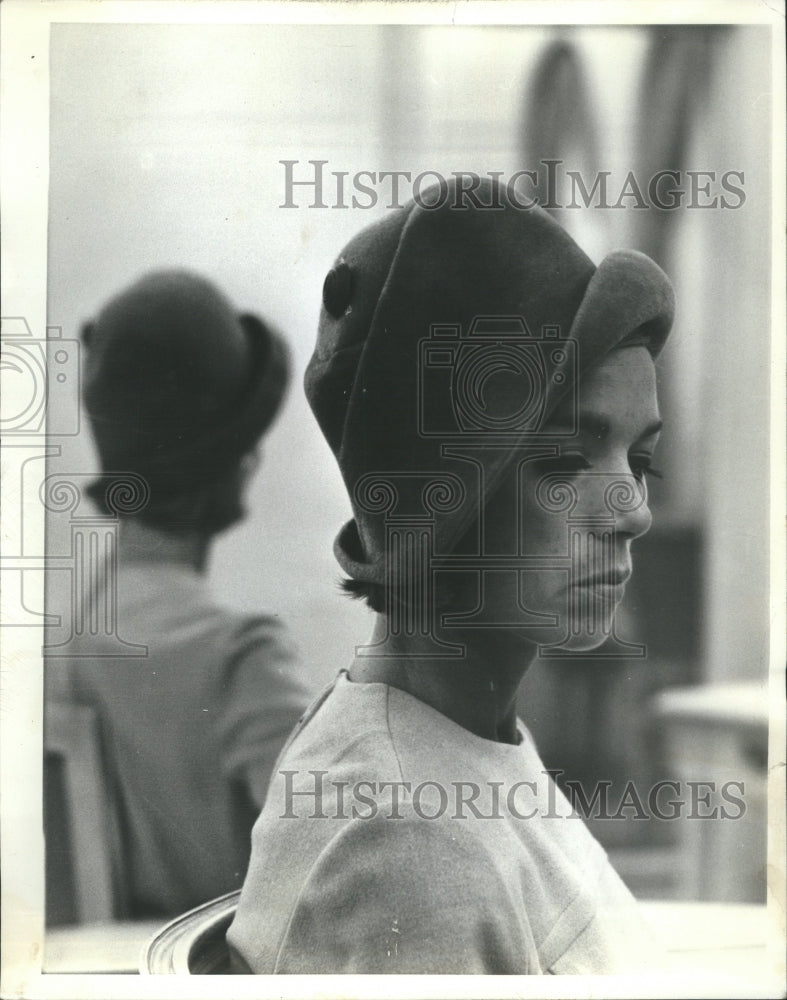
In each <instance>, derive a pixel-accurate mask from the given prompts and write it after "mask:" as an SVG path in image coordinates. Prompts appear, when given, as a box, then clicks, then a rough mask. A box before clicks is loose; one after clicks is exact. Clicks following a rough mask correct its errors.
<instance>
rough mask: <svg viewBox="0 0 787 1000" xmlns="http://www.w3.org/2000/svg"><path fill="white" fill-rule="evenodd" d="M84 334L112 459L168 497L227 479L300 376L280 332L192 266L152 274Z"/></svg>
mask: <svg viewBox="0 0 787 1000" xmlns="http://www.w3.org/2000/svg"><path fill="white" fill-rule="evenodd" d="M82 340H83V343H84V344H85V345H86V347H87V352H86V353H87V359H86V364H85V370H84V371H85V380H84V384H83V400H84V404H85V408H86V410H87V413H88V415H89V417H90V421H91V424H92V428H93V433H94V437H95V440H96V445H97V448H98V452H99V456H100V459H101V465H102V467H103V469H104V470H105V471H109V472H124V471H132V472H135V473H137V474H138V475H141V476H143V477H145V478H146V479H147V481H148V483H149V485H150V486H151V488H152V489H154V491H155V493H156V494H157V495H158V496H162V495H177V494H179V493H182V492H184V491H188V490H191V489H193V488H194V487H196V486H199V485H200V484H204V483H206V482H211V481H215V480H216V479H218V478H219V477H220V476H222V475H223V474H224V473H225V472H226V470H227V469H228V468H230V467H231V466H232V465H233V464H234V463H235V462H237V460H238V459H239V458H240V457H241V456H242V455H243V454H244V453H246V452H247V451H249V450H250V449H251V448H252V447H253V446H254V444H255V443H256V442H257V441H258V440H259V438H260V437H261V435H262V434H263V433H264V432H265V431H266V430H267V429H268V427H269V426H270V424H271V422H272V421H273V419H274V417H275V416H276V414H277V412H278V410H279V408H280V406H281V402H282V399H283V396H284V393H285V390H286V387H287V382H288V378H289V356H288V350H287V346H286V344H285V342H284V341H283V339H282V338H281V337H280V336H279V335H278V333H276V332H275V331H274V330H272V329H271V328H270V327H269V326H268V325H267V324H266V323H264V322H263V321H262V320H261V319H259V318H258V317H256V316H254V315H252V314H247V313H238V312H237V311H236V310H235V309H234V308H233V306H232V305H231V304H230V302H229V301H228V299H227V298H226V297H225V296H224V295H223V294H222V293H221V292H220V291H219V289H218V288H216V287H215V286H214V285H213V284H212V283H211V282H209V281H207V280H206V279H204V278H202V277H200V276H198V275H196V274H192V273H190V272H188V271H182V270H167V271H156V272H153V273H150V274H148V275H146V276H144V277H143V278H141V279H140V280H139V281H137V282H136V283H135V284H133V285H132V286H131V287H130V288H128V289H126V290H125V291H123V292H121V293H120V294H118V295H117V296H115V297H114V298H113V299H111V301H109V302H108V303H107V304H106V305H105V306H104V307H103V308H102V309H101V311H100V312H99V314H98V316H97V318H96V319H95V320H93V321H91V322H88V323H86V324H84V326H83V329H82Z"/></svg>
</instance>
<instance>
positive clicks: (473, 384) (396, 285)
mask: <svg viewBox="0 0 787 1000" xmlns="http://www.w3.org/2000/svg"><path fill="white" fill-rule="evenodd" d="M427 194H428V193H425V194H424V196H423V197H422V198H421V199H419V202H418V203H416V202H411V203H410V204H408V205H406V206H404V207H403V208H402V209H400V210H397V211H395V212H392V213H391V214H389V215H387V216H386V217H384V218H383V219H382V220H381V221H378V222H376V223H374V224H372V225H371V226H369V227H368V228H366V229H365V230H363V231H362V232H361V233H360V234H358V235H357V236H356V237H355V238H354V239H353V240H352V241H351V242H350V243H349V244H348V245H347V246H346V247H345V248H344V250H343V251H342V253H341V255H340V256H339V258H338V259H337V261H336V263H335V265H334V267H333V269H332V270H331V271H330V273H329V274H328V276H327V278H326V280H325V285H324V289H323V307H322V311H321V315H320V323H319V333H318V338H317V345H316V349H315V351H314V355H313V356H312V359H311V362H310V364H309V366H308V369H307V371H306V377H305V388H306V395H307V397H308V400H309V403H310V405H311V407H312V409H313V411H314V414H315V416H316V418H317V420H318V422H319V424H320V427H321V429H322V431H323V433H324V435H325V437H326V439H327V441H328V443H329V445H330V447H331V449H332V450H333V452H334V454H335V456H336V459H337V461H338V464H339V467H340V470H341V473H342V476H343V478H344V482H345V484H346V486H347V489H348V492H349V494H350V499H351V503H352V507H353V513H354V519H353V520H352V521H351V522H350V523H349V524H347V525H345V527H344V528H343V529H342V531H341V532H340V534H339V536H338V538H337V540H336V545H335V553H336V556H337V558H338V560H339V562H340V564H341V566H342V568H343V569H344V570H345V572H346V573H347V574H348V575H349V576H350V577H351V578H352V579H355V580H358V581H363V582H368V583H383V582H384V581H385V579H386V575H385V560H386V544H387V543H386V529H387V526H390V525H391V524H392V523H394V522H396V521H397V520H398V521H399V522H401V523H404V522H405V521H407V520H408V519H409V520H410V522H412V523H413V524H417V523H418V519H419V518H421V519H422V520H423V521H424V522H426V521H429V522H430V524H431V528H432V530H433V532H434V536H433V537H434V546H435V549H434V551H435V556H437V557H439V556H440V555H441V554H447V553H450V552H451V551H452V549H453V548H454V546H455V545H456V543H457V541H458V539H459V538H460V537H461V536H462V535H463V534H464V533H465V532H466V531H467V529H468V526H470V525H471V524H472V522H473V520H474V519H476V518H477V515H478V510H479V505H480V504H482V503H483V502H484V501H485V499H486V498H487V497H488V496H489V495H490V494H491V493H492V492H493V491H494V490H495V489H496V487H497V486H498V484H499V483H500V481H501V479H502V477H503V476H504V474H505V472H506V470H507V469H508V468H509V467H510V465H511V463H512V462H513V461H514V460H515V458H516V455H517V448H518V447H520V446H522V445H523V444H527V443H528V442H530V443H538V442H539V440H542V435H543V434H544V433H545V430H544V424H545V421H546V419H547V418H548V416H549V414H550V413H551V412H552V411H553V410H554V408H555V406H556V405H557V404H558V402H560V401H561V400H562V399H563V398H564V397H565V396H566V394H567V393H571V392H576V390H577V386H578V383H579V380H580V379H581V376H582V373H583V372H584V371H586V370H587V369H588V368H590V367H592V366H593V365H594V364H596V363H597V362H598V361H599V360H600V359H601V358H602V357H603V356H604V355H605V354H606V353H607V352H609V351H610V350H611V349H612V348H614V347H615V346H616V345H617V344H619V343H620V342H621V341H623V340H624V339H625V338H627V337H629V336H631V335H632V334H633V333H634V332H635V331H636V333H637V337H638V338H639V339H641V340H642V342H643V343H646V344H647V346H648V347H649V349H650V351H651V353H652V354H653V355H654V356H655V355H656V354H658V352H659V350H660V349H661V347H662V345H663V343H664V340H665V339H666V337H667V334H668V332H669V329H670V326H671V324H672V318H673V311H674V297H673V291H672V287H671V285H670V282H669V279H668V278H667V277H666V275H665V274H664V273H663V271H661V269H660V268H659V267H658V266H657V265H656V264H655V263H654V262H653V261H652V260H650V258H648V257H646V256H645V255H644V254H641V253H638V252H635V251H630V250H623V251H617V252H614V253H611V254H610V255H609V256H607V257H606V258H605V259H604V260H603V261H602V262H601V264H600V265H599V266H598V267H595V266H594V264H593V263H592V261H591V260H590V259H589V258H588V257H587V256H586V255H585V254H584V253H583V251H582V250H581V249H580V248H579V247H578V246H577V245H576V243H575V242H574V241H573V239H572V238H571V237H570V236H569V235H568V233H566V231H565V230H564V229H563V228H562V227H561V226H560V225H558V223H556V222H555V221H554V219H552V217H551V216H550V215H548V214H547V213H546V212H544V211H543V210H542V209H540V208H538V207H532V208H528V209H522V208H520V207H518V206H516V205H515V204H512V203H511V202H509V200H508V199H507V198H506V194H505V191H504V189H503V188H501V187H499V186H498V185H497V184H496V183H494V182H492V181H486V182H485V183H483V184H482V186H481V187H480V188H479V189H478V191H476V192H475V194H476V198H475V199H467V200H465V199H463V198H462V191H461V189H459V188H458V187H457V186H456V184H453V183H451V182H449V184H448V191H447V197H440V198H432V197H427ZM431 204H434V205H436V206H437V207H429V205H431ZM480 205H487V206H490V205H497V206H502V207H497V208H483V207H479V206H480ZM473 448H476V454H477V455H479V456H482V457H483V461H482V462H479V461H477V462H475V463H474V462H473V459H472V454H473ZM481 465H483V469H481V468H480V466H481Z"/></svg>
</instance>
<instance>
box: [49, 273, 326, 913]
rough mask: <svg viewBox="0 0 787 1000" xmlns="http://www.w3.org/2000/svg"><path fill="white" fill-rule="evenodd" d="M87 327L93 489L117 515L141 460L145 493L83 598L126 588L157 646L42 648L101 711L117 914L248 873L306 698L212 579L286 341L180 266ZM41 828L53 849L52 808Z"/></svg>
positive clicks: (283, 645) (128, 620) (127, 620)
mask: <svg viewBox="0 0 787 1000" xmlns="http://www.w3.org/2000/svg"><path fill="white" fill-rule="evenodd" d="M82 340H83V344H84V347H85V349H86V355H87V362H86V368H85V381H84V385H83V402H84V405H85V408H86V410H87V413H88V416H89V418H90V423H91V426H92V430H93V434H94V437H95V441H96V445H97V448H98V453H99V457H100V460H101V466H102V470H103V473H102V475H101V476H100V477H99V478H98V479H97V480H96V482H95V483H94V484H93V485H92V487H91V489H90V492H91V495H92V497H93V498H94V500H95V501H96V503H97V504H98V506H99V508H100V509H101V510H102V511H103V512H105V513H109V514H115V513H116V512H117V509H116V508H115V507H114V506H113V503H112V498H113V496H116V495H117V491H118V490H119V489H120V490H122V489H123V488H124V486H126V487H127V486H128V484H129V476H128V475H127V474H129V473H130V474H132V478H133V482H134V483H139V482H143V483H144V485H143V487H142V490H143V492H144V494H145V497H144V498H143V503H142V504H141V505H140V509H139V511H138V512H137V513H134V514H133V515H125V516H124V515H122V514H121V515H120V531H119V550H118V560H117V566H116V567H112V566H109V567H107V568H106V573H107V574H111V573H115V572H116V573H117V578H116V579H112V580H111V581H110V580H107V578H106V576H105V578H104V580H103V582H102V584H101V585H100V586H99V587H98V589H97V590H96V591H95V592H94V593H91V594H89V595H88V596H87V598H86V600H87V602H88V604H90V603H92V602H106V601H107V600H110V599H114V597H111V596H110V595H113V594H114V593H117V608H116V610H115V616H116V621H117V623H118V631H119V633H120V634H121V635H122V636H123V639H124V640H125V641H126V642H128V643H133V644H136V645H137V646H143V647H147V654H146V655H145V656H144V657H143V658H141V659H140V658H136V657H135V658H128V659H125V658H118V656H117V650H116V648H115V647H114V646H108V647H107V650H106V653H105V654H104V655H103V656H102V652H101V650H100V649H99V648H97V644H96V637H95V636H90V639H91V642H90V644H89V645H85V644H84V643H83V642H82V641H81V640H80V638H79V637H75V638H73V639H72V640H71V642H70V645H69V648H68V649H67V650H66V651H65V653H66V656H67V657H68V659H66V660H62V659H59V660H58V661H54V660H50V661H49V662H48V663H47V668H46V677H47V696H48V698H49V699H56V698H60V699H62V698H64V697H65V698H66V699H67V700H68V701H70V702H76V703H78V704H83V705H89V706H92V707H93V708H94V709H95V711H96V713H97V716H98V720H99V725H100V730H101V735H102V741H103V746H102V756H103V760H104V763H105V768H106V777H107V781H108V784H109V787H110V790H111V792H112V793H113V797H114V799H115V801H116V803H117V806H118V809H119V814H120V826H121V834H122V841H123V851H122V853H123V857H122V859H118V869H119V875H118V880H119V883H120V896H122V897H125V899H124V901H122V902H121V903H120V904H119V906H118V910H119V915H129V916H133V917H153V916H165V915H174V914H177V913H181V912H183V911H184V910H186V909H189V908H191V907H193V906H195V905H197V904H199V903H201V902H204V901H205V900H207V899H210V898H212V897H214V896H216V895H219V894H221V893H224V892H227V891H229V890H231V889H233V888H235V887H237V886H239V885H240V884H241V881H242V879H243V876H244V873H245V871H246V866H247V863H248V857H249V849H250V848H249V835H250V831H251V827H252V824H253V821H254V818H255V817H256V814H257V812H258V811H259V809H260V807H261V806H262V804H263V802H264V800H265V795H266V791H267V786H268V781H269V777H270V773H271V769H272V767H273V764H274V761H275V759H276V756H277V755H278V753H279V751H280V749H281V746H282V744H283V742H284V740H285V738H286V736H287V734H288V732H289V731H290V729H291V728H292V727H293V725H294V724H295V722H296V721H297V719H298V718H299V716H300V715H301V713H302V711H303V709H304V707H305V705H306V704H307V703H308V698H309V695H308V692H307V689H306V687H305V685H304V684H303V682H302V680H300V679H299V678H298V674H297V670H296V665H295V662H294V659H293V656H292V653H291V652H290V650H289V648H288V645H287V642H286V638H285V634H284V629H283V627H282V625H281V623H280V622H279V621H278V620H277V619H276V618H275V617H274V616H272V615H268V614H240V613H238V612H235V611H232V610H230V609H227V608H224V607H222V606H221V604H219V603H217V602H216V600H215V599H214V598H213V597H212V596H211V594H210V593H209V590H208V587H207V584H206V580H205V570H206V566H207V562H208V557H209V553H210V548H211V545H212V543H213V540H214V539H215V537H216V536H217V535H218V534H219V533H220V532H222V531H225V530H226V529H227V528H229V527H230V526H232V525H233V524H235V523H237V522H238V521H239V520H241V519H242V518H243V517H244V515H245V509H244V494H245V490H246V486H247V483H248V480H249V477H250V475H251V474H252V472H253V471H254V469H255V468H256V466H257V465H258V464H259V459H260V442H261V439H262V437H263V435H264V434H265V433H266V432H267V431H268V430H269V428H270V426H271V423H272V422H273V420H274V418H275V417H276V415H277V413H278V411H279V409H280V406H281V402H282V399H283V397H284V394H285V391H286V387H287V382H288V379H289V360H288V350H287V347H286V344H285V343H284V341H283V340H282V339H281V337H280V336H279V335H278V334H277V333H275V332H274V331H273V330H271V329H270V328H269V327H268V326H267V325H266V324H265V323H264V322H263V321H262V320H260V319H258V318H257V317H255V316H252V315H248V314H240V315H239V314H238V313H237V312H236V311H235V309H234V308H233V307H232V306H231V304H230V303H229V301H228V300H227V299H226V298H225V296H224V295H223V294H222V293H221V292H220V291H219V290H218V289H217V288H216V287H214V286H213V285H212V284H211V283H210V282H208V281H206V280H205V279H203V278H202V277H200V276H198V275H195V274H192V273H189V272H185V271H160V272H155V273H152V274H148V275H147V276H145V277H143V278H142V279H141V280H139V281H137V282H136V283H135V284H134V285H132V286H131V287H130V288H128V289H126V290H124V291H123V292H121V293H120V294H119V295H117V296H116V297H114V298H113V299H112V300H111V301H110V302H109V303H108V304H106V305H105V306H104V308H103V309H102V310H101V311H100V313H99V314H98V317H97V318H96V320H95V321H93V322H89V323H87V324H85V326H84V328H83V331H82ZM124 474H126V476H125V478H124ZM264 561H265V560H264V552H261V556H260V564H261V566H262V567H264ZM263 571H264V570H263ZM107 584H111V587H109V588H108V587H107ZM83 614H85V615H86V616H89V614H90V608H89V607H86V608H84V609H83ZM47 832H48V834H49V840H48V843H47V848H48V850H50V851H52V850H55V845H56V841H55V833H56V830H55V828H54V824H53V823H51V822H50V823H48V831H47Z"/></svg>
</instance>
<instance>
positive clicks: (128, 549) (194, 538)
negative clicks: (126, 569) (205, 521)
mask: <svg viewBox="0 0 787 1000" xmlns="http://www.w3.org/2000/svg"><path fill="white" fill-rule="evenodd" d="M210 542H211V539H210V537H209V536H208V535H205V534H201V533H198V532H192V533H188V534H182V535H181V534H173V533H172V532H169V531H162V530H160V529H159V528H154V527H152V526H151V525H149V524H143V523H142V522H141V521H138V520H136V519H132V518H124V519H122V520H121V522H120V533H119V540H118V547H119V557H120V559H121V561H122V562H123V563H125V564H128V563H132V562H137V563H139V562H146V563H176V564H178V565H180V566H187V567H189V568H191V569H193V570H196V572H197V573H204V572H205V569H206V567H207V562H208V554H209V551H210Z"/></svg>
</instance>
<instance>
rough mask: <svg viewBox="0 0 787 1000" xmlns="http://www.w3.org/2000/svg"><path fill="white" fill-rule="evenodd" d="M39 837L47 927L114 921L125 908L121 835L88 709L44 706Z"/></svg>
mask: <svg viewBox="0 0 787 1000" xmlns="http://www.w3.org/2000/svg"><path fill="white" fill-rule="evenodd" d="M44 834H45V842H46V896H47V905H46V916H47V924H48V925H49V926H52V925H58V924H75V923H76V924H84V923H96V922H99V921H107V920H112V919H113V917H114V916H116V915H117V912H118V910H119V909H121V908H122V907H121V903H122V901H121V899H120V896H122V892H121V886H120V878H119V866H120V864H121V848H120V830H119V824H118V818H117V814H116V811H115V808H114V804H113V801H112V798H111V795H110V793H109V788H108V786H107V781H106V777H105V774H104V768H103V766H102V759H101V746H100V738H99V724H98V717H97V715H96V712H95V710H94V709H93V708H91V707H90V706H88V705H75V704H70V703H67V702H57V701H49V702H47V704H46V705H45V709H44Z"/></svg>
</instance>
